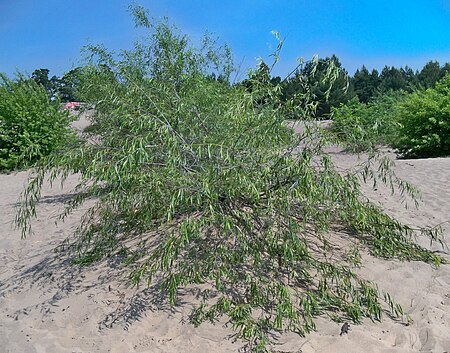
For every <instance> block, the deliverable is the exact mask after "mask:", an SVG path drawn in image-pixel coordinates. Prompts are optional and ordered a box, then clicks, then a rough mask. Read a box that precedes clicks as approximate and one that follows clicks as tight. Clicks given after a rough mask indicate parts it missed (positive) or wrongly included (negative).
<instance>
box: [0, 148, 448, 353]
mask: <svg viewBox="0 0 450 353" xmlns="http://www.w3.org/2000/svg"><path fill="white" fill-rule="evenodd" d="M333 158H334V160H335V161H336V163H338V164H339V165H341V166H343V167H348V166H351V165H355V163H356V162H357V157H355V156H353V155H349V154H345V153H342V152H340V151H334V153H333ZM395 170H396V172H397V174H398V175H399V176H400V177H402V178H404V179H406V180H408V181H410V182H412V183H413V184H415V185H416V186H417V187H418V188H419V189H420V190H421V191H422V194H423V199H424V202H423V203H422V205H421V206H420V208H419V209H415V208H413V207H409V208H408V209H406V208H405V207H404V206H403V205H402V203H401V197H400V196H399V195H394V196H393V197H392V196H391V195H390V193H389V192H388V191H386V190H385V189H384V188H382V187H378V188H377V190H372V189H370V188H369V187H365V189H366V194H367V195H368V196H369V197H370V198H371V199H372V201H373V202H376V203H380V204H381V205H382V206H383V207H384V209H385V210H386V211H387V212H388V213H390V214H391V215H394V216H396V217H397V218H398V219H400V220H401V221H403V222H406V223H408V224H412V225H418V226H424V225H430V224H438V223H440V222H444V221H447V220H449V219H450V188H449V184H450V158H447V159H444V158H438V159H429V160H398V161H396V167H395ZM27 175H28V174H27V172H20V173H17V174H10V175H5V174H3V175H0V264H1V266H0V352H5V353H31V352H37V353H41V352H42V353H43V352H48V353H52V352H57V353H64V352H70V353H73V352H76V353H79V352H83V353H88V352H117V353H124V352H174V353H175V352H217V353H219V352H235V351H238V349H239V348H240V347H242V342H233V340H232V338H231V337H230V336H231V335H232V334H233V332H232V331H231V330H230V329H229V328H227V327H226V326H225V325H224V323H223V322H219V323H217V324H215V325H212V324H204V325H201V326H200V327H199V328H194V327H193V326H191V325H189V324H186V323H185V320H186V316H187V315H188V313H189V310H190V309H189V305H188V304H189V303H188V302H185V303H184V304H182V305H181V306H180V307H177V308H175V309H170V308H168V307H166V306H165V305H163V304H162V302H161V301H160V299H159V298H158V297H156V296H155V295H153V294H152V291H151V289H136V288H130V287H127V286H126V285H125V284H124V283H122V282H119V281H118V278H120V276H119V275H120V273H121V271H123V270H121V269H120V268H118V267H116V266H115V264H114V259H111V261H110V263H109V264H100V265H98V266H94V267H91V268H88V269H84V270H80V269H79V268H77V267H74V266H71V265H70V260H69V259H68V258H66V257H65V256H63V255H61V254H60V253H58V252H56V251H55V248H56V247H57V246H58V245H59V244H60V242H61V240H63V239H65V238H66V237H67V236H68V235H70V234H71V232H72V231H73V229H74V227H75V226H76V224H77V221H78V219H79V217H80V215H81V212H77V213H76V214H75V215H73V217H70V218H69V219H68V220H67V221H66V222H64V223H63V224H58V225H55V222H54V221H55V216H56V215H57V214H58V211H59V210H60V209H61V207H62V205H63V202H64V200H66V199H67V197H69V196H70V192H71V189H72V188H73V187H74V185H75V184H76V181H77V180H76V179H77V178H76V176H72V177H70V178H69V180H68V182H67V185H66V186H65V187H64V188H63V189H61V188H60V187H59V185H56V186H54V187H53V188H50V187H49V186H48V185H46V186H45V187H44V193H43V195H42V201H41V203H40V206H39V210H38V219H37V220H36V221H35V222H34V231H35V235H34V236H32V237H30V238H28V239H26V240H20V234H19V232H18V231H17V230H14V229H13V227H12V221H13V219H14V214H15V210H14V206H15V204H16V202H17V200H18V196H19V194H20V192H21V190H22V188H23V186H24V184H25V182H26V180H27ZM444 229H445V232H444V233H445V237H446V238H445V241H446V242H447V244H450V235H449V233H450V227H448V226H444ZM418 241H419V242H420V243H421V244H423V245H428V242H427V241H425V240H424V239H418ZM433 248H435V249H436V250H438V249H441V248H440V247H436V246H433ZM443 251H444V253H443V256H444V257H447V258H450V256H449V253H448V251H446V250H443ZM358 272H359V273H360V275H361V276H363V277H364V278H367V279H371V280H375V281H377V282H378V284H379V287H380V289H383V290H386V291H389V292H390V293H391V295H392V296H393V297H394V298H395V299H396V300H397V301H398V302H399V303H400V304H401V305H402V306H403V307H404V309H405V311H406V313H408V314H409V315H410V316H411V318H412V319H413V323H411V324H410V325H405V323H402V322H399V321H394V320H391V319H390V318H388V317H384V319H383V321H382V322H381V323H379V322H371V321H370V320H366V321H364V323H363V324H361V325H351V330H350V331H349V333H348V334H347V335H343V336H339V333H340V325H338V324H337V323H333V322H330V321H329V320H327V319H325V318H318V319H317V324H318V331H317V332H314V333H312V334H310V335H308V336H307V337H305V338H302V337H298V336H296V335H293V334H290V335H283V336H282V337H280V339H279V346H277V347H276V349H277V350H278V351H281V352H304V353H307V352H308V353H309V352H324V353H325V352H327V353H328V352H338V353H340V352H342V353H344V352H345V353H352V352H355V353H356V352H358V353H359V352H365V353H370V352H380V353H388V352H396V353H397V352H398V353H400V352H402V353H403V352H433V353H444V352H450V265H443V266H441V267H440V268H438V269H436V268H433V267H431V266H429V265H427V264H424V263H420V262H399V261H385V260H380V259H376V258H373V257H371V256H369V255H364V262H363V266H362V267H361V268H360V269H359V270H358ZM185 297H186V298H189V295H186V296H185Z"/></svg>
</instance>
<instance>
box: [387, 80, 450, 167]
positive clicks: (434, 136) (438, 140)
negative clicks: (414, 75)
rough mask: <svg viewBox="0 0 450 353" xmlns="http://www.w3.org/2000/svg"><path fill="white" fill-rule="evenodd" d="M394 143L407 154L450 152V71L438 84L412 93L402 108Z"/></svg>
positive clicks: (421, 155) (437, 155)
mask: <svg viewBox="0 0 450 353" xmlns="http://www.w3.org/2000/svg"><path fill="white" fill-rule="evenodd" d="M398 114H399V122H400V123H401V129H400V131H399V139H398V140H397V142H396V143H395V144H394V146H395V147H396V148H397V149H398V150H399V152H400V153H401V154H403V155H404V156H405V157H414V158H419V157H439V156H450V74H447V76H445V77H444V78H443V79H442V80H441V81H439V82H438V83H436V87H435V88H429V89H427V90H421V91H418V92H415V93H412V94H411V95H410V96H409V97H408V98H407V99H406V100H405V101H404V102H402V104H401V105H400V109H399V113H398Z"/></svg>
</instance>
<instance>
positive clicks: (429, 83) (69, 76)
mask: <svg viewBox="0 0 450 353" xmlns="http://www.w3.org/2000/svg"><path fill="white" fill-rule="evenodd" d="M330 62H333V63H334V65H335V66H336V67H337V68H339V69H340V72H339V75H338V77H337V78H336V82H335V84H334V86H333V87H332V88H331V91H330V92H328V97H325V95H326V93H327V90H328V86H327V85H326V84H325V83H324V82H323V77H324V75H325V70H326V68H327V67H328V64H329V63H330ZM313 68H314V70H315V73H314V74H312V72H311V71H312V70H313ZM107 69H108V68H107V67H105V70H107ZM49 73H50V70H49V69H46V68H40V69H36V70H34V71H33V73H32V75H31V78H32V79H34V80H35V81H36V82H37V83H38V84H41V85H42V86H44V87H45V89H46V90H47V92H48V95H49V97H51V98H53V99H54V98H56V96H58V97H59V99H60V100H61V101H62V102H70V101H78V100H79V95H78V93H77V90H78V86H79V85H80V75H81V73H82V68H81V67H76V68H74V69H72V70H70V71H68V72H66V73H65V74H63V76H62V77H58V76H55V75H53V76H52V77H49ZM446 73H450V63H448V62H447V63H445V64H443V65H441V64H440V63H439V62H438V61H436V60H431V61H429V62H427V63H426V64H425V65H424V66H423V68H422V69H421V70H415V71H414V70H413V69H412V68H411V67H409V66H407V65H406V66H405V67H403V66H402V67H400V68H397V67H395V66H388V65H386V66H385V67H384V68H383V69H382V70H381V71H378V70H377V69H372V70H371V71H370V70H369V69H368V68H367V67H366V66H365V65H363V66H362V67H361V68H359V69H357V70H356V71H355V73H354V74H353V76H351V75H349V74H348V71H347V70H346V69H345V68H344V67H343V66H342V64H341V62H340V60H339V58H338V57H337V56H336V55H332V56H331V57H325V58H319V59H318V63H317V67H316V66H315V65H313V64H312V63H311V62H309V63H306V64H305V65H303V66H301V67H299V68H298V69H297V70H295V71H294V72H293V73H292V74H291V75H290V76H289V77H287V78H285V79H282V78H281V77H280V76H271V75H270V68H269V67H268V66H267V65H266V64H265V63H263V62H262V63H260V64H259V66H258V70H257V71H256V73H255V75H259V76H260V77H263V76H265V77H266V78H265V79H267V80H269V81H270V82H271V83H272V84H274V85H276V84H280V83H281V89H282V95H283V100H285V101H287V100H289V99H290V98H292V97H293V96H294V95H295V94H297V93H299V92H301V91H302V90H304V87H305V84H304V82H303V79H304V78H305V77H308V81H309V82H308V89H310V88H311V87H312V90H313V92H312V93H313V94H314V95H315V96H316V97H317V101H318V106H317V111H316V116H317V118H327V117H329V114H330V113H331V109H332V108H333V107H335V108H337V107H339V106H340V105H341V104H346V103H347V102H349V101H350V100H352V99H354V98H357V99H358V100H359V102H361V103H369V102H371V101H373V100H375V99H376V98H378V97H380V96H382V95H384V94H387V93H390V92H396V91H403V92H407V93H412V92H413V91H415V90H417V89H421V88H424V89H427V88H433V87H434V86H435V84H436V82H438V81H439V80H441V79H442V78H443V77H444V76H445V74H446ZM211 78H212V79H215V80H218V81H223V80H224V79H223V77H220V76H218V77H216V76H215V75H214V74H212V75H211ZM249 82H250V81H249V79H245V80H243V81H242V82H240V83H239V84H244V85H246V86H247V88H250V87H249Z"/></svg>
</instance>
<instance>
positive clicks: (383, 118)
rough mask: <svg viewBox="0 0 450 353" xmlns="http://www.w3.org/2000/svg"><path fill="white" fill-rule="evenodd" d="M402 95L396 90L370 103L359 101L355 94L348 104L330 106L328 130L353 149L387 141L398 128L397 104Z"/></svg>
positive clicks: (373, 145)
mask: <svg viewBox="0 0 450 353" xmlns="http://www.w3.org/2000/svg"><path fill="white" fill-rule="evenodd" d="M403 97H404V94H403V93H400V92H396V93H391V94H389V95H383V96H380V97H378V98H377V99H375V100H374V101H372V102H369V103H360V102H359V101H358V98H353V99H352V100H350V101H349V102H348V103H347V104H345V105H342V106H340V107H339V108H333V109H332V119H333V123H332V125H331V130H332V132H333V133H334V134H335V135H336V136H337V138H338V140H339V141H341V142H343V143H344V145H345V146H346V148H347V149H348V150H349V151H352V152H361V151H367V150H371V149H373V148H374V147H376V146H377V145H382V144H388V145H390V144H391V143H393V141H395V139H396V136H397V135H398V130H399V129H400V124H399V122H398V116H397V105H398V103H399V102H400V101H401V100H402V99H403Z"/></svg>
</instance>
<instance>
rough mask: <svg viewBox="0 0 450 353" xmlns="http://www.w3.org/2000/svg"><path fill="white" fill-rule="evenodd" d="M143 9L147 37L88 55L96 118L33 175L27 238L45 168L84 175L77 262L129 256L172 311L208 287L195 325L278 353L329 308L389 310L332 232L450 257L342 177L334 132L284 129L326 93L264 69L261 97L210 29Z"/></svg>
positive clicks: (348, 312)
mask: <svg viewBox="0 0 450 353" xmlns="http://www.w3.org/2000/svg"><path fill="white" fill-rule="evenodd" d="M132 12H133V13H134V15H135V18H136V21H137V23H138V24H140V25H143V26H144V27H146V28H147V29H148V30H149V36H148V38H149V39H150V43H138V44H136V45H135V49H134V50H133V51H124V52H122V53H121V54H120V55H119V56H117V57H114V55H112V54H111V53H109V52H107V51H106V50H105V49H104V48H102V47H90V48H89V50H90V53H91V54H92V55H91V56H89V61H88V63H87V65H86V67H85V70H84V72H85V75H88V76H89V78H90V79H89V80H86V81H85V82H90V85H89V86H86V87H84V89H85V92H84V97H86V99H88V98H89V99H90V100H89V101H87V103H90V104H95V107H96V113H95V115H94V116H93V118H92V125H93V127H92V128H91V129H89V131H88V132H87V133H86V135H85V136H84V137H83V138H82V139H81V140H80V141H79V145H78V146H77V147H76V148H68V149H67V150H66V151H60V152H59V153H58V154H57V155H51V156H49V157H48V158H47V159H46V161H45V163H42V164H41V166H40V168H39V169H38V170H36V174H35V175H34V178H33V179H32V180H31V181H30V184H29V185H28V187H27V188H26V190H25V191H24V194H23V200H22V201H23V203H22V207H21V208H20V209H19V212H18V214H17V219H16V221H17V224H18V225H19V226H21V227H22V230H23V235H24V236H25V235H27V234H28V232H30V230H31V228H30V216H31V215H32V214H34V211H35V207H36V204H37V201H38V199H39V193H40V188H41V185H42V182H43V180H44V178H45V177H46V175H48V174H49V175H50V176H49V178H50V179H54V178H56V177H57V175H58V174H61V175H63V176H64V175H67V174H68V173H74V172H76V173H79V175H80V178H81V181H80V184H79V185H78V187H77V189H76V190H78V191H79V194H78V195H77V197H75V198H74V199H73V200H71V201H70V202H69V203H68V204H67V208H66V210H65V212H64V213H63V217H64V215H67V214H69V213H70V212H72V211H73V210H74V209H75V208H77V207H79V206H80V205H81V204H83V203H84V202H85V201H86V200H87V199H90V198H94V199H95V200H96V204H95V205H94V206H92V207H91V208H90V209H89V210H88V211H87V212H86V214H85V215H84V217H83V218H82V221H81V224H80V225H79V228H78V230H77V233H76V234H77V242H76V244H75V249H76V250H77V251H78V254H79V256H80V257H79V262H81V263H84V264H87V263H90V262H93V261H98V260H100V259H103V258H105V257H109V256H113V255H115V254H121V256H122V258H123V260H124V264H126V265H128V266H129V267H130V269H131V271H132V273H131V278H132V281H133V282H134V283H139V282H141V281H142V280H145V281H146V282H147V283H148V285H149V286H156V287H157V288H159V289H160V290H161V291H162V292H163V293H164V294H165V295H167V297H168V300H169V301H170V303H171V304H176V302H177V296H178V294H179V289H180V288H183V287H186V286H195V287H196V288H198V290H199V293H200V294H201V295H200V297H201V298H202V301H201V303H200V304H199V305H198V306H196V307H195V308H194V310H193V312H192V315H191V321H192V322H193V323H194V324H195V325H198V324H201V323H202V322H204V321H207V320H210V321H214V320H215V319H216V318H217V317H219V316H221V315H227V316H228V317H229V319H230V323H231V324H232V326H233V328H234V329H235V330H236V331H237V336H238V337H240V338H243V339H244V340H246V341H247V342H248V348H249V349H250V348H251V349H253V350H255V351H266V350H267V348H268V343H269V341H270V340H269V338H270V333H271V332H273V331H279V332H282V331H284V330H290V331H293V332H297V333H299V334H305V333H307V332H309V331H311V330H312V329H315V324H314V320H313V317H314V316H317V315H320V314H328V315H329V316H330V317H331V318H333V319H335V320H341V319H344V318H349V319H352V320H354V321H360V320H361V319H362V318H363V317H370V318H372V319H377V320H379V319H380V317H381V313H382V304H381V302H382V300H383V296H382V295H381V294H380V292H379V290H378V289H377V287H376V285H375V284H373V283H370V282H368V281H365V280H364V279H361V278H359V277H358V276H357V275H356V274H355V273H354V272H353V271H352V269H351V266H350V265H349V264H347V263H346V262H345V261H346V260H345V259H348V258H349V257H348V254H349V253H351V254H352V258H355V259H357V258H358V256H357V255H358V254H355V249H354V246H353V245H352V246H350V244H349V247H348V248H349V249H351V250H349V249H347V246H346V244H348V243H351V244H353V241H348V243H347V240H346V238H345V236H343V237H342V239H341V240H339V243H338V244H335V242H336V241H338V240H336V239H334V240H333V239H332V238H330V237H329V235H328V233H329V231H330V230H331V229H332V227H333V225H340V227H344V228H346V229H348V230H350V231H351V234H352V239H355V238H354V236H355V237H356V238H358V239H359V240H360V242H361V246H367V247H368V248H369V249H370V251H371V252H372V253H373V254H375V255H378V256H383V257H394V256H396V257H399V258H402V259H418V260H424V261H428V262H433V263H435V264H439V263H440V261H441V260H440V258H439V257H438V256H437V255H435V254H433V253H431V252H428V251H426V250H424V249H422V248H420V247H419V246H417V245H415V244H414V243H412V242H411V241H410V236H411V234H412V230H411V229H410V228H408V227H406V226H403V225H401V224H399V223H398V222H397V221H396V220H394V219H392V218H390V217H388V216H387V215H385V214H383V213H382V212H381V211H380V210H379V209H378V208H377V207H375V206H373V205H371V204H370V203H368V202H367V201H365V199H364V198H363V196H362V195H361V193H360V191H359V188H358V183H359V182H358V180H359V179H358V178H357V176H355V175H354V174H351V173H348V174H342V173H339V172H337V171H336V168H335V167H334V166H333V163H332V162H331V160H330V157H329V156H327V155H326V154H325V153H324V152H323V147H324V146H325V145H326V143H327V135H326V134H325V133H324V132H323V130H321V129H320V128H318V127H317V125H316V124H314V123H311V122H308V121H305V122H304V123H305V125H307V126H306V128H305V132H304V133H302V134H300V135H299V136H297V135H295V134H294V132H293V131H292V130H291V129H289V128H287V127H285V123H284V117H285V116H286V114H287V113H290V112H292V111H293V110H294V111H295V110H299V109H300V110H301V111H297V112H296V114H294V115H296V116H306V117H307V116H313V114H312V111H309V110H308V109H310V108H311V109H312V107H314V106H315V104H314V102H302V104H300V105H297V104H295V101H294V100H291V101H288V102H286V103H285V104H282V102H281V100H280V96H281V89H280V87H279V85H273V84H272V83H270V82H265V81H264V80H259V79H258V77H256V76H255V75H250V79H252V77H254V78H255V77H256V78H255V79H254V81H252V83H251V86H252V91H251V92H249V91H247V90H246V89H245V88H244V87H243V86H242V85H236V86H232V85H230V84H228V82H227V80H228V77H229V75H230V70H231V68H232V63H231V61H230V58H231V55H230V52H229V50H228V49H227V48H226V47H223V46H222V47H218V46H217V44H215V43H214V41H211V40H210V39H208V38H205V41H204V43H203V44H204V45H203V46H202V48H200V49H196V48H194V47H192V46H191V45H190V43H189V40H188V39H187V38H186V37H185V36H182V35H180V34H178V32H177V30H176V29H174V28H173V27H171V26H170V25H169V24H168V23H166V22H163V23H159V24H157V25H153V24H152V23H151V22H150V21H149V20H148V18H147V17H146V15H145V13H144V12H143V10H142V8H140V7H133V8H132ZM280 49H281V46H280ZM106 68H107V69H106ZM211 72H214V73H215V74H216V75H217V76H219V75H221V77H222V78H225V79H222V80H220V81H218V80H214V79H212V75H211ZM261 97H264V99H263V100H262V99H261ZM297 99H298V97H297ZM308 141H309V142H308ZM305 143H306V145H304V144H305ZM383 165H385V164H383ZM383 170H385V169H384V168H380V169H379V171H383ZM365 175H366V176H370V175H371V174H370V172H369V171H368V169H366V174H365ZM383 175H387V177H388V179H389V177H391V179H390V180H393V181H394V182H395V176H393V175H392V174H389V173H386V174H383ZM405 188H406V189H407V190H410V189H409V188H408V186H407V185H406V186H405ZM430 234H431V235H432V236H434V233H430ZM353 235H354V236H353ZM347 250H348V251H347ZM200 288H201V289H200ZM385 298H386V301H387V302H388V304H389V307H390V308H391V309H392V312H393V314H397V315H401V313H402V311H401V308H400V307H399V306H397V305H395V304H394V303H393V302H392V300H391V299H390V297H389V296H386V297H385Z"/></svg>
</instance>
